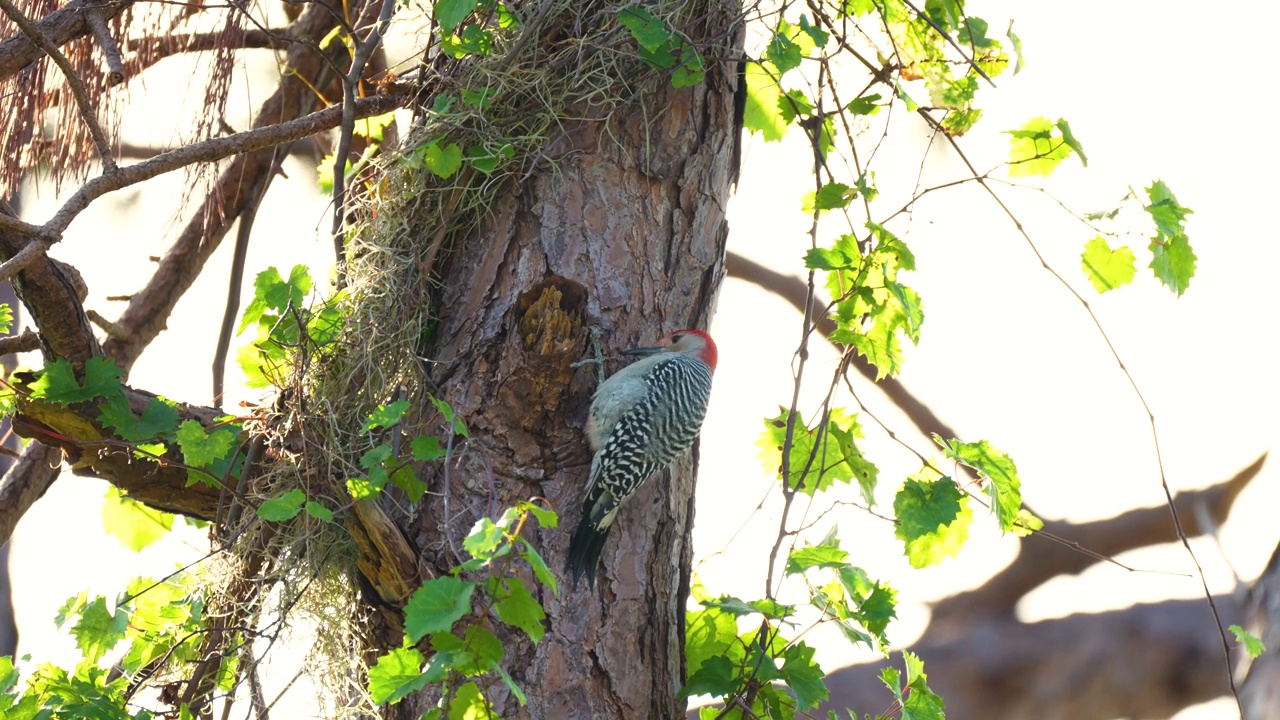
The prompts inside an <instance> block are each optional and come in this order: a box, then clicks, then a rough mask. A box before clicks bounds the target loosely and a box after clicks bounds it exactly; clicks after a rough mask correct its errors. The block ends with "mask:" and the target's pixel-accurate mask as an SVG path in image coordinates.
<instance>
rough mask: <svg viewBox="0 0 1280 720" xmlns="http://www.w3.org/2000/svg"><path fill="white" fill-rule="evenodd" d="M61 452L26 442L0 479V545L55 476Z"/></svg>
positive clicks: (58, 469)
mask: <svg viewBox="0 0 1280 720" xmlns="http://www.w3.org/2000/svg"><path fill="white" fill-rule="evenodd" d="M61 471H62V451H61V450H59V449H58V448H56V447H49V446H48V445H42V444H40V443H38V442H33V443H31V444H29V445H27V446H26V447H25V448H23V450H22V454H21V455H19V456H18V461H17V462H15V463H14V464H13V465H11V466H10V467H9V472H6V473H5V474H4V479H3V480H0V545H3V544H4V543H7V542H9V537H10V536H12V535H13V529H14V528H15V527H17V526H18V521H19V520H21V519H22V516H23V515H25V514H27V510H28V509H30V508H31V506H32V505H34V504H35V502H36V501H37V500H39V499H40V498H42V497H44V494H45V492H46V491H47V490H48V489H49V486H50V485H53V481H54V480H57V479H58V473H60V472H61Z"/></svg>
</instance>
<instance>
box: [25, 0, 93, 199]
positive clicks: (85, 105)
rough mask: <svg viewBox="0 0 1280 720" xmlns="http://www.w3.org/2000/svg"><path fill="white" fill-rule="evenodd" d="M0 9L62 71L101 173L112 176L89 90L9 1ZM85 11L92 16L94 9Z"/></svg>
mask: <svg viewBox="0 0 1280 720" xmlns="http://www.w3.org/2000/svg"><path fill="white" fill-rule="evenodd" d="M0 10H2V11H4V14H5V15H8V16H9V19H10V20H12V21H13V23H14V24H15V25H17V26H18V28H19V29H20V30H22V32H23V34H25V35H26V36H27V37H29V38H31V41H32V42H34V43H35V44H36V46H37V47H39V48H40V49H41V50H43V51H44V52H45V54H47V55H48V56H49V58H50V59H51V60H53V62H54V64H55V65H57V66H58V69H60V70H62V74H63V75H64V76H65V77H66V78H67V86H68V87H70V88H71V94H72V95H74V96H75V99H76V105H77V106H78V107H79V108H80V116H81V117H82V118H84V124H85V125H86V126H88V128H89V135H91V136H92V137H93V144H94V146H96V147H97V148H98V159H99V160H100V161H101V162H102V168H103V172H104V173H106V174H108V175H110V174H111V173H114V172H115V170H116V161H115V160H114V159H112V157H111V143H109V142H107V134H106V133H104V132H103V131H102V125H100V124H99V123H98V116H97V113H96V112H95V111H94V107H93V102H92V101H91V100H90V99H89V91H88V89H87V88H85V86H84V81H83V80H81V79H80V76H79V75H77V74H76V70H75V68H73V67H71V61H70V60H68V59H67V56H66V55H63V54H62V51H61V50H59V49H58V46H57V45H55V44H54V43H52V42H50V40H49V38H47V37H45V36H44V33H43V32H42V31H41V30H40V28H39V26H38V25H37V24H36V23H33V22H31V20H30V19H28V18H27V16H26V15H23V14H22V11H20V10H18V8H17V7H15V6H14V4H13V3H11V2H9V0H0ZM89 12H90V14H91V15H94V13H96V9H95V10H90V11H89ZM95 17H98V18H99V21H100V22H101V17H100V16H97V15H95ZM109 37H110V35H108V38H109ZM117 59H118V58H117Z"/></svg>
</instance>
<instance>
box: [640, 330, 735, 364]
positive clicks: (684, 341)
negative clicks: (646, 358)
mask: <svg viewBox="0 0 1280 720" xmlns="http://www.w3.org/2000/svg"><path fill="white" fill-rule="evenodd" d="M658 353H680V354H682V355H688V356H690V357H695V358H697V359H699V360H701V361H702V362H703V363H704V364H705V365H706V366H707V367H709V368H711V371H712V372H715V369H716V360H717V358H718V356H717V354H716V342H715V340H712V339H711V336H710V335H708V334H706V333H704V332H702V331H701V330H694V329H693V328H686V329H684V330H677V331H675V332H673V333H670V334H668V335H667V336H666V337H664V338H662V339H661V340H659V341H658V344H657V345H649V346H646V347H637V348H631V349H630V350H623V351H622V354H623V355H656V354H658Z"/></svg>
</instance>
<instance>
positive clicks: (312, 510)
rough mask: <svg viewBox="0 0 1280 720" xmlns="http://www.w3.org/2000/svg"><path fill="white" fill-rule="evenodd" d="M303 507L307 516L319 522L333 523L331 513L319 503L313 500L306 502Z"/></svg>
mask: <svg viewBox="0 0 1280 720" xmlns="http://www.w3.org/2000/svg"><path fill="white" fill-rule="evenodd" d="M303 507H304V508H305V509H306V511H307V515H310V516H311V517H313V518H315V519H317V520H319V521H321V522H333V511H332V510H330V509H329V508H327V507H325V506H324V505H322V504H321V503H318V502H316V501H315V500H308V501H307V504H306V505H304V506H303Z"/></svg>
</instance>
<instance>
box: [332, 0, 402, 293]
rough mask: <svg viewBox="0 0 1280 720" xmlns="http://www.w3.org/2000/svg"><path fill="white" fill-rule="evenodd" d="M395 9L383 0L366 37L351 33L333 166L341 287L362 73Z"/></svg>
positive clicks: (335, 239)
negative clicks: (350, 160)
mask: <svg viewBox="0 0 1280 720" xmlns="http://www.w3.org/2000/svg"><path fill="white" fill-rule="evenodd" d="M395 9H396V0H382V9H381V10H380V11H379V14H378V21H377V22H376V23H374V25H373V27H372V28H371V29H370V30H369V34H368V35H367V36H366V37H365V38H364V39H363V40H356V39H355V34H354V33H353V34H352V36H351V37H352V40H353V41H354V42H355V52H354V53H353V54H352V56H351V69H350V70H348V71H347V74H346V75H344V76H343V77H342V126H341V127H342V131H341V134H340V135H339V137H338V149H337V152H336V154H335V157H334V166H333V251H334V257H335V258H336V259H337V263H338V286H339V287H341V286H342V285H343V278H344V277H345V275H346V269H345V268H346V263H345V262H344V256H343V253H342V246H343V244H344V242H343V241H344V239H345V238H344V235H345V233H344V232H343V230H344V228H345V227H346V221H347V207H346V204H347V182H346V180H347V178H346V175H347V161H348V158H347V156H348V155H350V154H351V140H352V136H353V135H354V134H355V122H356V96H357V95H358V94H359V92H360V77H361V76H362V75H364V68H365V65H367V64H368V62H369V58H370V57H371V56H372V55H373V51H374V50H375V49H377V47H378V44H379V43H380V42H382V36H383V34H384V33H386V31H387V25H388V24H390V22H391V15H392V14H393V13H394V12H395Z"/></svg>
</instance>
